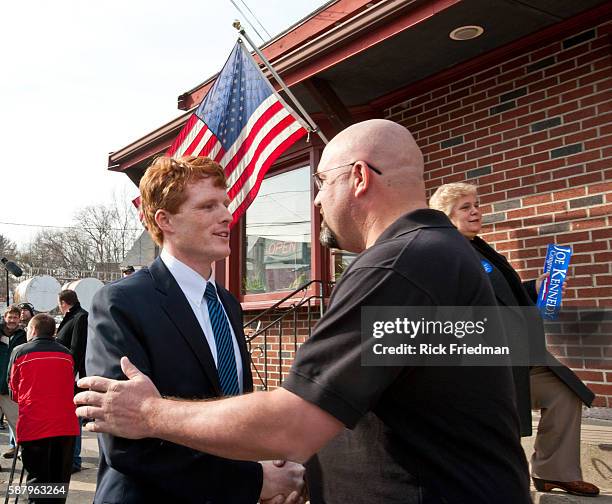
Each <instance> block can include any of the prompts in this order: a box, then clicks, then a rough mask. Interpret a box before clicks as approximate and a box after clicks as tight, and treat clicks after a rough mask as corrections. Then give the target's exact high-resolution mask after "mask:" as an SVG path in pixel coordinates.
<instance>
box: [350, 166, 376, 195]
mask: <svg viewBox="0 0 612 504" xmlns="http://www.w3.org/2000/svg"><path fill="white" fill-rule="evenodd" d="M352 171H353V192H354V194H355V197H356V198H359V197H361V196H364V195H365V194H366V192H367V191H368V187H370V175H371V174H370V170H369V169H368V167H367V165H366V164H365V163H363V162H361V161H359V162H357V163H355V164H354V165H353V167H352Z"/></svg>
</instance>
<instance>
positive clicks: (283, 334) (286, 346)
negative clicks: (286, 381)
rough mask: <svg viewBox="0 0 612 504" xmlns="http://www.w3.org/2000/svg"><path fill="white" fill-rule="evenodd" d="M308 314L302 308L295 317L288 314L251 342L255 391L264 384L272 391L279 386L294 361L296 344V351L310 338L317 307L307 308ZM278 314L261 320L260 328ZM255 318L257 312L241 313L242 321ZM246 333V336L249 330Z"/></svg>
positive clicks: (316, 319) (277, 314)
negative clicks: (242, 314) (243, 315)
mask: <svg viewBox="0 0 612 504" xmlns="http://www.w3.org/2000/svg"><path fill="white" fill-rule="evenodd" d="M308 311H309V309H308V308H307V307H304V308H303V309H301V310H299V311H298V312H296V314H295V318H294V315H293V314H292V313H290V314H288V315H287V316H286V317H285V318H284V319H282V320H281V321H279V322H276V323H275V324H273V325H272V326H271V327H270V328H269V329H268V330H267V331H266V332H265V333H264V334H261V335H259V336H257V337H256V338H255V339H254V340H253V341H252V342H251V359H252V361H253V385H254V387H255V390H263V385H264V383H266V382H267V385H268V388H269V389H274V388H276V387H278V386H279V385H280V383H281V376H282V377H285V376H286V375H287V373H288V372H289V368H290V367H291V364H292V363H293V359H294V358H295V348H296V344H297V347H298V348H299V346H300V345H301V344H302V343H304V341H306V338H308V336H309V335H310V330H311V329H312V327H313V326H314V325H315V323H316V322H317V321H318V319H319V312H318V308H311V309H310V315H309V313H308ZM280 313H281V312H278V313H276V314H273V315H272V314H271V315H268V316H265V317H263V318H262V319H261V328H264V327H266V326H267V325H268V324H270V323H271V322H273V321H274V320H276V319H277V318H278V317H279V315H280ZM257 315H258V313H257V312H249V313H245V317H244V318H245V321H248V320H251V319H253V318H254V317H255V316H257ZM253 325H256V324H253ZM246 332H247V336H248V333H249V329H247V331H246ZM266 350H267V356H266V353H265V351H266ZM266 361H267V366H266Z"/></svg>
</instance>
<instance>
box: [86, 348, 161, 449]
mask: <svg viewBox="0 0 612 504" xmlns="http://www.w3.org/2000/svg"><path fill="white" fill-rule="evenodd" d="M121 370H122V371H123V373H124V374H125V376H127V378H128V379H127V380H123V381H120V380H111V379H109V378H102V377H100V376H88V377H87V378H82V379H80V380H79V381H78V383H77V385H78V386H79V387H80V388H84V389H89V390H87V391H86V392H80V393H79V394H77V395H76V396H75V397H74V402H75V404H76V405H77V406H79V407H78V408H77V410H76V413H77V415H78V416H80V417H83V418H93V419H94V422H89V423H87V424H85V430H88V431H90V432H107V433H109V434H113V435H115V436H120V437H124V438H129V439H141V438H145V437H152V433H151V432H150V430H151V429H150V427H149V426H148V425H147V423H146V420H147V418H149V415H150V412H151V411H152V409H153V404H154V403H155V401H156V400H160V399H161V396H160V395H159V392H158V391H157V389H156V388H155V385H153V382H152V381H151V380H150V379H149V377H148V376H146V375H145V374H143V373H141V372H140V371H139V369H138V368H137V367H136V366H134V364H132V363H131V362H130V360H129V359H128V358H127V357H122V358H121Z"/></svg>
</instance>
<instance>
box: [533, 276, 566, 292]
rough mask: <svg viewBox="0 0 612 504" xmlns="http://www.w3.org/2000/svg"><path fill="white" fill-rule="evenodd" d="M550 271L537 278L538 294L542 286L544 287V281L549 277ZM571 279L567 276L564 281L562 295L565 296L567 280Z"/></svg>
mask: <svg viewBox="0 0 612 504" xmlns="http://www.w3.org/2000/svg"><path fill="white" fill-rule="evenodd" d="M549 275H550V274H549V273H542V274H541V275H540V276H539V277H538V278H536V281H535V288H536V294H538V295H539V293H540V287H542V283H543V282H544V280H546V279H547V278H548V277H549ZM568 280H569V277H567V276H566V277H565V280H564V281H563V285H562V286H561V295H562V296H565V290H566V289H567V282H568Z"/></svg>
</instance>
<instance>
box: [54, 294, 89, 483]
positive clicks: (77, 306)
mask: <svg viewBox="0 0 612 504" xmlns="http://www.w3.org/2000/svg"><path fill="white" fill-rule="evenodd" d="M57 304H58V307H59V310H60V312H61V313H62V315H64V318H63V319H62V321H61V322H60V325H59V327H58V328H57V341H58V343H61V344H62V345H64V346H65V347H66V348H67V349H68V350H70V351H71V352H72V357H73V359H74V376H75V385H74V390H75V393H76V392H77V387H76V380H78V379H79V377H83V376H86V375H85V352H86V350H87V316H88V313H87V311H86V310H84V309H83V308H82V307H81V303H79V298H78V296H77V293H76V292H75V291H73V290H70V289H66V290H63V291H61V292H60V293H59V295H58V299H57ZM79 425H80V426H82V423H81V422H79ZM81 468H82V459H81V434H80V433H79V436H78V437H77V439H76V443H75V445H74V461H73V464H72V472H73V473H75V472H79V471H80V470H81Z"/></svg>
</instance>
